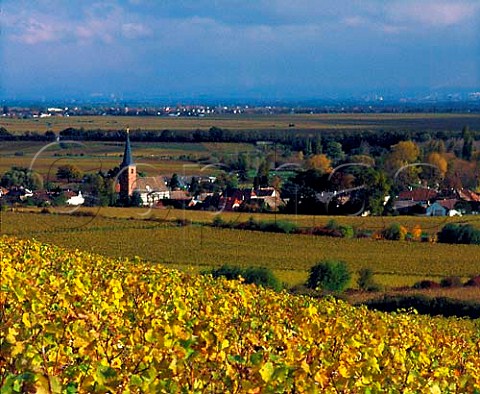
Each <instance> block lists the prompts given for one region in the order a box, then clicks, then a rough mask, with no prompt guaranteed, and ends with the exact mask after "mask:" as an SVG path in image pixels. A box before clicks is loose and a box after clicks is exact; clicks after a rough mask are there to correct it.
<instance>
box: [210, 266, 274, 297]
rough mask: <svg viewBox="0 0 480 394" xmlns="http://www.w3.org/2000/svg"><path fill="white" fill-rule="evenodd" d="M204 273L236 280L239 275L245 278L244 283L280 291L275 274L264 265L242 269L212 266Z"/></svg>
mask: <svg viewBox="0 0 480 394" xmlns="http://www.w3.org/2000/svg"><path fill="white" fill-rule="evenodd" d="M204 273H207V274H211V275H212V276H213V277H214V278H219V277H221V276H223V277H225V278H227V279H228V280H236V279H238V278H239V277H240V276H241V277H242V278H243V279H244V280H245V283H248V284H256V285H257V286H263V287H269V288H271V289H273V290H275V291H280V290H282V287H283V286H282V283H281V282H280V281H279V280H278V279H277V277H276V276H275V274H274V273H273V272H272V271H271V270H270V269H269V268H266V267H249V268H247V269H242V268H240V267H237V266H230V265H223V266H221V267H220V268H217V269H215V268H214V269H212V270H211V271H207V272H204Z"/></svg>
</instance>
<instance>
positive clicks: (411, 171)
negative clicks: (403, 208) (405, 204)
mask: <svg viewBox="0 0 480 394" xmlns="http://www.w3.org/2000/svg"><path fill="white" fill-rule="evenodd" d="M419 155H420V149H419V148H418V145H417V144H416V143H415V142H413V141H401V142H399V143H398V144H396V145H393V146H392V148H391V152H390V154H389V155H387V158H386V161H385V169H386V171H387V172H388V173H389V174H390V176H396V177H395V179H394V180H395V182H396V186H397V187H398V189H400V190H401V189H403V188H405V187H406V186H409V185H412V184H417V183H418V175H419V173H420V171H421V168H420V167H418V166H409V164H413V163H415V162H416V161H417V160H418V157H419Z"/></svg>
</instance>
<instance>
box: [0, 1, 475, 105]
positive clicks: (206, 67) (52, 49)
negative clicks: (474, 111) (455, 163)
mask: <svg viewBox="0 0 480 394" xmlns="http://www.w3.org/2000/svg"><path fill="white" fill-rule="evenodd" d="M0 7H1V13H0V24H1V29H2V31H1V34H0V98H42V97H46V98H51V97H58V98H72V97H96V96H101V95H103V96H104V97H109V96H112V97H113V96H114V97H118V98H128V97H137V98H139V97H140V98H141V97H146V98H150V97H166V98H168V97H203V96H209V97H211V96H216V97H252V98H268V97H271V98H318V97H327V96H348V95H360V94H364V93H375V92H378V93H380V94H388V93H395V94H408V93H409V92H413V91H418V90H426V91H435V90H439V89H440V90H441V89H452V90H455V89H471V90H478V89H479V86H480V0H388V1H383V0H242V1H240V0H209V1H204V0H111V1H108V0H105V1H102V0H1V1H0Z"/></svg>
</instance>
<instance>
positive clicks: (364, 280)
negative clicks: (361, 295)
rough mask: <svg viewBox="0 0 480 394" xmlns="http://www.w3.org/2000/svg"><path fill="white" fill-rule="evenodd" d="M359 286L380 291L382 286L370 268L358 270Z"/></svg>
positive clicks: (367, 289)
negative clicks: (376, 281)
mask: <svg viewBox="0 0 480 394" xmlns="http://www.w3.org/2000/svg"><path fill="white" fill-rule="evenodd" d="M357 284H358V287H359V288H360V289H361V290H365V291H379V290H380V286H379V285H378V284H377V283H375V280H374V279H373V271H372V270H371V269H370V268H362V269H361V270H360V271H358V279H357Z"/></svg>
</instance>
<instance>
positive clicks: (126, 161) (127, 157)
mask: <svg viewBox="0 0 480 394" xmlns="http://www.w3.org/2000/svg"><path fill="white" fill-rule="evenodd" d="M133 165H135V163H134V161H133V157H132V147H131V146H130V129H129V128H128V127H127V138H126V141H125V151H124V152H123V161H122V164H120V168H123V167H128V166H133Z"/></svg>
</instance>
